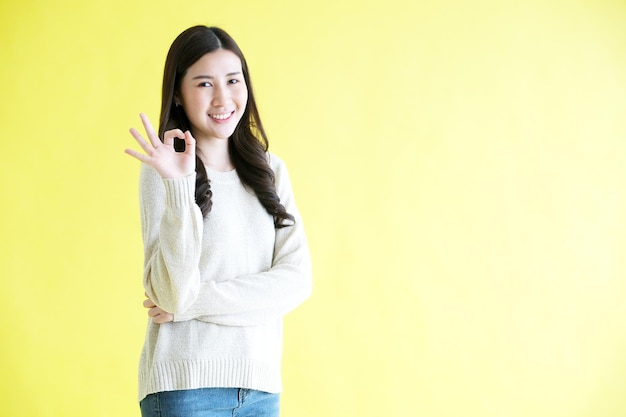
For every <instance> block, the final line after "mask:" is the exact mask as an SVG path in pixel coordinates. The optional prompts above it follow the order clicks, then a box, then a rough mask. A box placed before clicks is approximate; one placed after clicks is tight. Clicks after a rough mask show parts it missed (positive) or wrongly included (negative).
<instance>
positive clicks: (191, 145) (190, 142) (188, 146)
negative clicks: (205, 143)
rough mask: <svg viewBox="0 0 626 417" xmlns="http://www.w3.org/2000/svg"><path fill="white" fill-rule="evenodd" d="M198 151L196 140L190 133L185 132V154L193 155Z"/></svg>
mask: <svg viewBox="0 0 626 417" xmlns="http://www.w3.org/2000/svg"><path fill="white" fill-rule="evenodd" d="M195 150H196V139H195V138H194V137H193V136H192V135H191V132H190V131H188V130H187V131H186V132H185V153H193V152H195Z"/></svg>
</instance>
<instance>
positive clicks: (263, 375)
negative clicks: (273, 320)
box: [139, 359, 282, 401]
mask: <svg viewBox="0 0 626 417" xmlns="http://www.w3.org/2000/svg"><path fill="white" fill-rule="evenodd" d="M196 388H247V389H254V390H259V391H265V392H270V393H280V392H281V391H282V383H281V378H280V363H278V364H267V363H260V362H257V361H253V360H249V359H213V360H209V361H179V362H164V363H158V364H155V365H154V366H152V368H151V369H150V370H149V371H145V372H140V373H139V401H141V400H142V399H144V398H145V397H146V396H147V395H149V394H152V393H155V392H162V391H175V390H183V389H196Z"/></svg>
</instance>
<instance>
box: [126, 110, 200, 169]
mask: <svg viewBox="0 0 626 417" xmlns="http://www.w3.org/2000/svg"><path fill="white" fill-rule="evenodd" d="M139 117H141V122H142V123H143V127H144V128H145V129H146V134H147V135H148V139H149V141H146V140H145V139H144V138H143V137H142V136H141V134H140V133H139V132H138V131H137V130H136V129H134V128H133V129H130V134H131V135H133V137H134V138H135V140H136V141H137V143H138V144H139V146H141V148H142V149H143V150H144V152H145V154H144V153H141V152H137V151H135V150H133V149H126V150H125V152H126V153H127V154H129V155H130V156H132V157H134V158H136V159H138V160H140V161H141V162H145V163H146V164H148V165H150V166H151V167H152V168H154V169H155V170H156V171H157V172H158V173H159V174H160V175H161V177H163V178H166V179H175V178H183V177H186V176H189V175H191V174H193V173H194V172H195V169H196V140H195V139H194V138H193V136H191V132H189V131H186V132H183V131H182V130H180V129H172V130H168V131H167V132H165V134H164V138H163V142H161V140H160V139H159V137H158V136H157V134H156V133H155V131H154V129H153V128H152V124H150V120H148V117H147V116H146V115H145V114H143V113H141V114H140V115H139ZM174 138H179V139H184V141H185V150H184V151H183V152H176V151H175V150H174Z"/></svg>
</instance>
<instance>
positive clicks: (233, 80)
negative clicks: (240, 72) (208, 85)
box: [228, 78, 239, 84]
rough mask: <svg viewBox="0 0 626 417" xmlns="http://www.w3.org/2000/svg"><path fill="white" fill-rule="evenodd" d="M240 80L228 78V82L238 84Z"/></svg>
mask: <svg viewBox="0 0 626 417" xmlns="http://www.w3.org/2000/svg"><path fill="white" fill-rule="evenodd" d="M238 82H239V80H238V79H236V78H233V79H232V80H228V84H237V83H238Z"/></svg>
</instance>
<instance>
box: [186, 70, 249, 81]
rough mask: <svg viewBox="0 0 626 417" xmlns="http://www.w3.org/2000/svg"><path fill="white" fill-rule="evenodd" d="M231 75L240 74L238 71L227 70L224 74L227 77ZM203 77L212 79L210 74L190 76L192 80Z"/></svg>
mask: <svg viewBox="0 0 626 417" xmlns="http://www.w3.org/2000/svg"><path fill="white" fill-rule="evenodd" d="M233 75H241V72H240V71H237V72H229V73H228V74H226V76H227V77H232V76H233ZM204 78H208V79H210V80H212V79H213V78H215V77H213V76H212V75H196V76H195V77H193V78H192V80H200V79H204Z"/></svg>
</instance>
